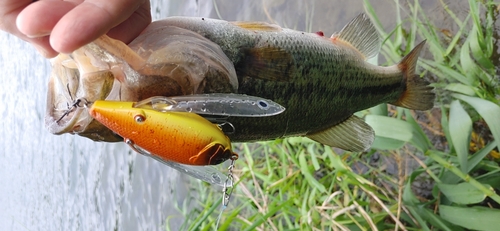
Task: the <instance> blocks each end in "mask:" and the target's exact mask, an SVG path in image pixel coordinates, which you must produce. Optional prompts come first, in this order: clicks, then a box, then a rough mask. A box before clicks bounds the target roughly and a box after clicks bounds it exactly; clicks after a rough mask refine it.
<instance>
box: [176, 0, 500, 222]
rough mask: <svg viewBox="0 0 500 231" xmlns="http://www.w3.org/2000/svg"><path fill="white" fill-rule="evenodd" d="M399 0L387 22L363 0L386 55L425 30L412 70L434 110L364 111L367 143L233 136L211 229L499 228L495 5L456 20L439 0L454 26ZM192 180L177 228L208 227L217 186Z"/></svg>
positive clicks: (478, 6)
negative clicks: (372, 136) (355, 149)
mask: <svg viewBox="0 0 500 231" xmlns="http://www.w3.org/2000/svg"><path fill="white" fill-rule="evenodd" d="M395 3H396V4H399V1H397V0H395ZM407 3H408V6H407V7H404V9H403V7H402V6H399V5H398V9H399V12H398V13H397V18H396V20H397V22H398V26H397V27H396V28H395V29H394V30H393V31H390V32H386V31H384V30H383V29H382V28H383V27H382V25H381V24H380V23H379V20H378V19H377V15H376V14H375V11H374V10H373V8H372V6H371V4H370V1H369V0H365V7H366V11H367V12H368V14H370V15H371V17H372V18H373V19H374V22H375V24H376V26H377V28H378V29H379V31H380V34H381V36H382V38H383V41H384V44H383V49H382V52H381V54H382V55H383V56H384V57H385V59H386V60H389V61H388V63H386V64H384V65H389V64H392V63H393V62H396V61H398V60H399V59H400V58H401V57H402V56H403V55H404V54H406V53H408V52H409V51H410V50H411V49H412V48H413V47H414V46H415V44H416V43H417V42H418V41H421V40H423V39H426V40H427V45H426V47H427V51H428V53H427V54H426V55H425V56H424V57H423V58H421V59H420V62H419V65H420V67H421V71H420V72H419V73H422V76H423V77H425V78H428V79H430V80H431V81H432V82H434V86H435V87H436V94H437V95H438V98H437V102H436V108H434V109H433V110H431V111H427V112H414V111H410V110H407V109H403V108H396V107H393V106H388V105H380V106H377V107H375V108H371V109H369V110H366V111H363V112H360V115H361V116H364V117H365V120H366V121H367V122H368V123H369V124H370V125H371V126H372V127H373V128H374V130H375V132H376V134H377V137H376V140H375V143H374V145H373V149H371V150H370V151H369V152H367V153H342V152H341V151H340V150H336V149H332V148H330V147H325V146H323V145H320V144H318V143H316V142H313V141H310V140H309V139H306V138H289V139H285V140H277V141H273V142H266V143H259V144H241V145H235V147H237V148H240V149H241V150H240V152H239V153H240V156H242V157H243V158H240V160H238V161H237V163H236V167H235V173H236V180H237V184H236V186H235V188H234V192H233V194H232V198H231V202H230V203H229V206H228V207H227V208H226V209H225V210H224V211H223V213H222V216H221V221H220V224H219V230H376V229H378V230H467V229H473V230H497V229H499V227H500V195H499V192H500V166H499V163H500V160H499V159H500V154H499V152H498V150H499V148H500V106H499V101H500V87H499V81H500V79H499V77H498V74H497V69H496V68H497V66H499V54H498V47H497V44H496V43H495V42H497V37H498V35H499V33H500V31H497V30H495V25H494V24H495V22H496V19H497V16H498V8H497V5H498V3H497V2H494V1H491V0H482V1H481V0H470V1H469V10H468V14H467V15H465V17H464V18H459V16H458V15H457V13H455V12H453V11H452V10H450V8H449V7H448V6H447V5H446V3H445V2H444V1H442V0H441V5H442V8H443V10H444V12H446V13H445V14H446V16H447V17H449V18H451V19H452V21H453V22H454V25H452V26H453V27H454V29H450V28H438V27H436V26H434V23H433V22H432V21H431V20H430V19H429V18H428V17H427V15H426V12H424V11H423V10H422V8H421V6H420V5H419V2H418V1H408V2H407ZM403 12H405V13H407V14H408V15H409V16H408V17H403V16H401V15H402V14H403ZM192 187H193V191H194V192H195V193H194V194H193V195H192V197H191V198H192V201H187V202H185V204H184V205H183V206H182V207H181V208H179V210H180V211H182V212H183V213H185V217H184V218H185V219H186V222H185V224H184V226H183V229H188V230H213V229H214V228H215V224H216V222H217V218H218V216H219V212H220V210H221V208H220V198H221V196H222V194H221V191H216V190H215V189H214V188H215V187H210V186H208V185H206V184H205V183H201V182H197V181H194V180H193V183H192ZM189 203H191V207H189V208H188V204H189ZM193 209H194V210H193ZM187 211H190V212H189V215H188V212H187ZM172 219H174V218H172ZM169 222H172V220H169Z"/></svg>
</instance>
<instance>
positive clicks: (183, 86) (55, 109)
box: [45, 23, 238, 142]
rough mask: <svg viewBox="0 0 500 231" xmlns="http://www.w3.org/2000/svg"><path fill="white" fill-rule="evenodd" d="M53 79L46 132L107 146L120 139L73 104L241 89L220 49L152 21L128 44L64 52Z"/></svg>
mask: <svg viewBox="0 0 500 231" xmlns="http://www.w3.org/2000/svg"><path fill="white" fill-rule="evenodd" d="M50 78H51V80H50V82H49V91H48V95H47V109H46V116H45V124H46V127H47V128H48V130H49V131H50V132H51V133H53V134H63V133H72V134H78V135H80V136H84V137H88V138H90V139H92V140H96V141H107V142H116V141H120V140H121V138H120V137H118V136H116V135H114V133H113V132H112V131H111V130H109V129H107V128H106V127H105V126H103V125H101V124H100V123H98V122H97V121H95V120H93V119H92V117H91V116H90V115H89V114H88V111H87V110H86V109H83V108H71V107H70V106H71V105H72V104H73V103H74V102H75V100H77V99H85V100H86V101H88V102H94V101H96V100H119V101H139V100H143V99H146V98H149V97H152V96H177V95H187V94H199V93H213V92H222V93H235V92H236V91H237V88H238V79H237V76H236V71H235V69H234V66H233V65H232V62H231V61H230V60H229V59H228V58H227V57H226V56H225V54H224V53H223V52H222V50H221V49H220V48H219V47H218V45H216V44H215V43H213V42H211V41H209V40H208V39H206V38H204V37H202V36H200V35H198V34H196V33H194V32H191V31H187V30H185V29H181V28H175V27H164V26H162V25H158V24H154V23H153V24H151V25H150V26H149V27H148V28H147V29H146V30H145V31H144V32H143V34H141V35H140V36H139V37H137V38H136V39H135V40H134V41H132V43H131V44H130V46H128V45H126V44H124V43H122V42H120V41H117V40H114V39H111V38H109V37H107V36H102V37H100V38H99V39H97V40H96V41H94V42H92V43H90V44H87V45H85V46H83V47H82V48H80V49H77V50H76V51H74V52H73V53H72V54H71V55H65V54H60V55H59V56H57V57H56V58H54V59H53V60H52V73H51V77H50ZM70 109H71V110H70ZM63 115H64V116H63Z"/></svg>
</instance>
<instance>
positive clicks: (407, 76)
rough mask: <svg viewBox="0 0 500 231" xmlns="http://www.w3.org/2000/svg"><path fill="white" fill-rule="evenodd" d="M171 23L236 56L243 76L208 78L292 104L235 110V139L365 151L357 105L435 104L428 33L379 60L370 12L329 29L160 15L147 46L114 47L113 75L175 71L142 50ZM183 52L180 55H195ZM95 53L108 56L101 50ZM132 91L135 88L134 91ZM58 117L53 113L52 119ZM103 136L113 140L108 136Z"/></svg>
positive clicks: (365, 132) (366, 137) (366, 132)
mask: <svg viewBox="0 0 500 231" xmlns="http://www.w3.org/2000/svg"><path fill="white" fill-rule="evenodd" d="M169 30H177V31H183V33H184V34H186V35H188V34H189V36H196V37H197V38H199V37H201V38H202V40H203V41H204V42H209V43H210V44H211V46H212V45H214V44H215V47H217V48H218V49H219V50H218V51H221V52H222V54H223V55H220V53H218V54H219V55H217V56H216V55H213V57H218V58H220V57H221V56H223V58H221V59H225V60H229V61H230V64H231V65H230V66H232V67H233V68H234V73H235V76H236V77H234V76H232V77H227V78H219V79H211V80H206V81H205V83H206V84H209V85H210V86H217V85H219V84H228V82H230V83H232V84H229V86H231V87H227V88H225V90H227V91H226V92H225V93H227V92H229V93H235V94H245V95H250V96H256V97H261V98H264V99H269V100H272V101H274V102H276V103H278V104H280V105H282V106H283V107H284V108H286V111H285V112H283V113H281V114H279V115H276V116H269V117H236V116H230V117H228V118H227V119H226V121H227V122H228V123H230V124H232V125H233V126H234V128H235V129H234V132H232V133H231V134H227V135H228V137H229V138H230V140H231V141H232V142H251V141H260V140H272V139H279V138H284V137H290V136H305V137H308V138H311V139H312V140H315V141H317V142H319V143H322V144H325V145H329V146H332V147H337V148H341V149H344V150H347V151H353V152H363V151H366V150H367V149H369V148H370V146H371V144H372V142H373V140H374V137H375V134H374V131H373V129H372V128H371V127H370V126H369V125H368V124H366V123H365V122H364V120H363V119H362V118H359V117H357V116H355V115H354V113H355V112H358V111H361V110H365V109H368V108H370V107H373V106H376V105H378V104H384V103H389V104H393V105H395V106H400V107H405V108H409V109H413V110H429V109H431V108H432V107H433V105H434V99H435V94H434V92H433V87H432V86H431V85H430V83H429V82H428V81H426V80H424V79H423V78H420V76H419V75H418V74H416V69H417V61H418V56H419V54H420V52H421V50H422V49H423V47H424V46H425V41H423V42H421V43H420V44H418V45H416V46H415V47H414V48H413V49H412V50H411V51H410V52H409V53H408V54H407V55H406V56H405V57H403V58H402V60H401V61H400V62H398V63H397V64H395V65H392V66H377V65H373V64H371V63H369V62H367V61H366V60H368V59H370V58H372V57H374V56H376V55H377V54H378V52H379V50H380V45H381V42H380V38H379V35H378V33H377V30H376V29H375V27H374V26H373V24H372V22H371V20H370V18H369V17H368V16H367V15H366V14H364V13H362V14H360V15H358V16H357V17H355V18H354V19H353V20H352V21H351V22H349V23H348V24H347V25H346V26H345V27H344V28H342V29H341V30H340V32H338V33H335V34H333V35H332V36H330V37H327V36H324V34H323V33H307V32H301V31H295V30H291V29H286V28H282V27H280V26H278V25H275V24H269V23H265V22H228V21H224V20H217V19H209V18H200V17H169V18H166V19H164V20H159V21H155V22H153V23H152V24H151V25H150V26H149V27H148V28H147V29H146V32H145V35H144V36H149V37H148V39H150V40H148V39H145V38H142V41H144V42H142V43H140V45H139V47H141V46H142V47H144V48H141V49H138V48H137V45H138V43H134V42H132V43H131V44H129V46H130V47H131V51H129V52H126V54H127V55H123V54H119V53H116V52H115V53H113V52H110V56H111V57H114V58H115V59H117V58H116V57H118V58H121V60H122V61H121V63H120V65H118V66H115V67H116V68H118V69H120V70H121V76H116V75H115V76H114V79H119V80H120V79H121V80H123V79H133V78H135V77H136V76H137V75H142V74H147V73H153V71H154V73H156V76H161V75H165V74H166V73H171V72H165V73H162V72H161V68H156V67H155V66H152V65H149V66H148V65H146V66H148V67H149V69H148V71H143V70H145V69H144V68H142V67H143V66H144V64H143V63H144V62H145V61H144V60H146V58H144V57H143V56H142V55H143V54H144V52H143V50H146V51H147V50H148V47H151V46H150V45H148V41H151V40H154V37H157V36H162V35H161V32H165V31H169ZM152 31H155V32H156V33H152ZM186 31H188V32H189V33H188V32H186ZM189 36H187V37H189ZM198 36H199V37H198ZM201 38H200V39H201ZM155 45H158V43H155ZM97 47H98V48H99V50H105V51H106V50H110V49H108V48H106V47H105V46H102V45H97ZM157 47H161V46H157ZM181 47H182V49H187V50H189V49H190V48H189V45H187V44H183V43H182V42H179V43H177V49H180V48H181ZM210 49H212V48H210ZM157 50H161V49H157ZM202 50H203V51H204V53H205V54H213V52H212V51H209V50H208V49H205V48H204V49H202ZM134 53H136V54H137V55H136V56H139V57H142V61H137V60H139V59H138V58H136V57H135V56H133V55H130V54H134ZM146 53H147V52H146ZM186 53H188V52H186ZM194 53H196V52H194ZM87 54H89V53H88V52H87ZM182 55H183V54H181V55H180V56H177V59H176V60H184V61H188V60H190V59H189V58H187V57H184V58H183V57H182ZM160 56H161V55H160V53H157V54H156V55H155V57H156V59H154V60H162V62H165V63H168V60H167V58H165V59H162V57H160ZM165 56H166V54H165ZM123 57H125V58H123ZM92 59H97V60H100V61H106V60H107V58H102V57H101V58H99V57H97V58H95V57H94V58H92ZM147 60H152V59H147ZM200 60H201V59H200ZM147 62H148V61H146V63H147ZM180 63H182V61H180ZM192 64H196V65H201V64H198V63H196V62H193V63H192ZM111 69H113V68H111ZM132 70H133V71H132ZM61 73H62V72H61ZM63 74H71V72H69V71H67V72H65V73H63ZM226 76H227V75H226ZM174 79H176V78H174ZM229 80H231V81H229ZM159 81H160V82H161V80H159ZM179 81H180V80H179ZM123 82H125V81H123ZM129 82H130V83H132V82H133V83H134V84H136V85H137V86H141V87H144V88H148V87H151V84H149V85H148V84H145V83H144V84H143V83H142V82H141V81H136V82H134V81H129ZM226 86H227V85H226ZM127 89H128V88H127ZM197 89H198V90H199V88H197ZM206 91H211V92H206ZM206 91H205V90H203V89H202V90H201V91H198V92H197V93H200V94H203V93H215V92H217V90H216V89H215V88H212V89H209V90H206ZM97 92H99V91H97ZM184 92H189V91H187V90H186V91H183V92H176V93H175V94H176V95H186V94H184ZM187 94H192V93H187ZM130 95H134V93H133V92H132V91H130ZM160 95H161V94H160ZM135 96H136V98H138V99H137V100H140V99H143V98H146V97H142V96H141V94H139V93H135ZM169 96H170V95H169ZM49 103H50V102H49ZM82 115H84V113H82ZM56 118H57V117H52V118H49V121H54V120H55V119H56ZM70 120H71V116H68V118H67V121H70ZM73 130H74V129H72V128H69V129H68V131H73ZM65 131H66V130H65ZM102 133H104V131H102ZM94 134H97V135H99V134H101V131H97V132H95V131H94ZM101 140H103V141H107V139H106V138H105V139H101Z"/></svg>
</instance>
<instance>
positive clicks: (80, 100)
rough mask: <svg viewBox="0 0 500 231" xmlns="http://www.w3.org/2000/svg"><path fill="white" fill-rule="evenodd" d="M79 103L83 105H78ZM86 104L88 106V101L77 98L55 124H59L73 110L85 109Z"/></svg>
mask: <svg viewBox="0 0 500 231" xmlns="http://www.w3.org/2000/svg"><path fill="white" fill-rule="evenodd" d="M80 103H83V105H80ZM88 104H89V101H87V100H86V99H85V98H78V99H76V100H74V101H73V104H71V105H70V106H68V110H66V111H65V112H64V113H63V114H62V116H61V117H60V118H59V119H58V120H56V123H59V122H60V121H61V120H62V119H63V118H64V117H66V116H68V115H69V113H71V112H73V110H75V109H76V108H78V107H87V105H88Z"/></svg>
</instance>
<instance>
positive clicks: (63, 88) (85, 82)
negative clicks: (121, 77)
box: [45, 48, 122, 142]
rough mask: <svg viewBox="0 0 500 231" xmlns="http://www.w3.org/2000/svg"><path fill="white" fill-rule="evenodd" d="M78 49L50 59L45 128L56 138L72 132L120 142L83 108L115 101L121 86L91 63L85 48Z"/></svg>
mask: <svg viewBox="0 0 500 231" xmlns="http://www.w3.org/2000/svg"><path fill="white" fill-rule="evenodd" d="M80 49H81V50H80V51H77V52H73V53H72V54H71V55H66V54H60V55H58V56H57V57H55V58H54V59H52V60H51V62H52V73H51V75H50V80H49V86H48V93H47V108H46V115H45V125H46V127H47V129H48V130H49V132H51V133H53V134H56V135H60V134H64V133H71V134H78V135H80V136H85V137H88V138H90V139H92V140H95V141H108V142H110V141H111V142H113V141H121V140H122V139H121V138H120V137H119V136H118V135H116V134H114V133H113V132H112V131H111V130H109V129H107V128H106V127H104V126H103V125H101V124H100V123H99V122H97V121H95V120H94V119H93V118H92V117H91V116H90V114H89V113H88V109H87V107H86V106H85V103H86V102H90V103H91V102H94V101H96V100H118V99H119V91H120V85H121V84H120V82H119V81H117V80H116V79H115V78H114V75H113V73H112V71H111V70H109V68H105V67H100V66H99V65H95V64H91V61H90V60H91V59H90V58H89V57H87V56H86V54H85V53H86V52H85V48H80ZM78 102H79V103H78Z"/></svg>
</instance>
